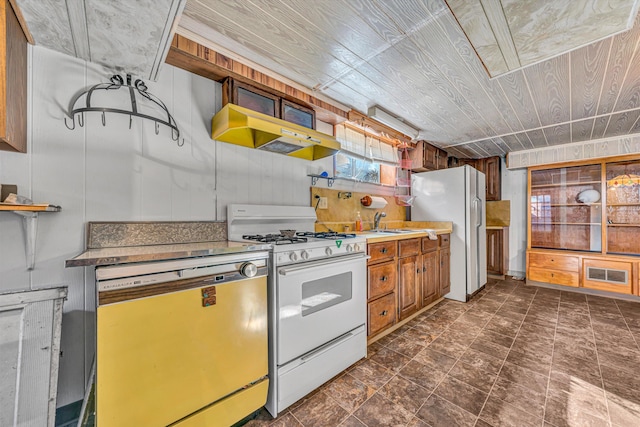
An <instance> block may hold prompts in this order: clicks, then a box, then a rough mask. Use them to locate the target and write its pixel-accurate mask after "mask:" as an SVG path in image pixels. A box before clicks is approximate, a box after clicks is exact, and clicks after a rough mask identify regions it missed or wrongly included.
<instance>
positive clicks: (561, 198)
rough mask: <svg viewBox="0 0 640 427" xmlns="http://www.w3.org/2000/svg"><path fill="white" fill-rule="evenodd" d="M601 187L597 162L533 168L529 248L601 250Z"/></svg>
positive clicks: (599, 167) (599, 169)
mask: <svg viewBox="0 0 640 427" xmlns="http://www.w3.org/2000/svg"><path fill="white" fill-rule="evenodd" d="M601 188H602V185H601V165H599V164H597V165H585V166H573V167H566V168H556V169H545V170H532V171H531V200H530V210H531V247H532V248H545V249H567V250H580V251H593V252H600V251H601V250H602V203H601V200H600V198H601V195H600V191H601ZM638 237H640V235H639V236H638Z"/></svg>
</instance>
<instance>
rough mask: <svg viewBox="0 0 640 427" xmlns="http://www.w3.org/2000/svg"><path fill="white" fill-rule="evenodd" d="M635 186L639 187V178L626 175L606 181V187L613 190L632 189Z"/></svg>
mask: <svg viewBox="0 0 640 427" xmlns="http://www.w3.org/2000/svg"><path fill="white" fill-rule="evenodd" d="M636 185H640V176H638V175H634V174H628V173H625V174H623V175H618V176H616V177H614V178H611V179H610V180H608V181H607V187H613V188H614V189H616V188H618V187H633V186H636Z"/></svg>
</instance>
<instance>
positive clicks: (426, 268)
mask: <svg viewBox="0 0 640 427" xmlns="http://www.w3.org/2000/svg"><path fill="white" fill-rule="evenodd" d="M438 264H439V263H438V252H437V251H433V252H428V253H425V254H423V255H422V307H425V306H427V305H429V304H431V303H432V302H433V301H435V300H436V299H438V293H439V292H438V291H439V287H440V283H439V274H440V269H439V268H438V267H439V265H438Z"/></svg>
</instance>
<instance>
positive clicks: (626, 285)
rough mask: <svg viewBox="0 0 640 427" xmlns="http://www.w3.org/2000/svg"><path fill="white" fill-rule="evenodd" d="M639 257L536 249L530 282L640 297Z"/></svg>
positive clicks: (529, 259)
mask: <svg viewBox="0 0 640 427" xmlns="http://www.w3.org/2000/svg"><path fill="white" fill-rule="evenodd" d="M636 264H637V258H635V257H625V256H612V255H601V254H594V253H585V252H565V251H562V252H560V251H553V250H538V249H532V250H529V251H528V252H527V280H528V281H532V282H540V283H548V284H552V285H561V286H570V287H574V288H585V289H593V290H597V291H604V292H613V293H617V294H627V295H638V293H639V290H638V286H637V285H636V286H634V283H637V282H638V280H640V278H638V267H637V265H636Z"/></svg>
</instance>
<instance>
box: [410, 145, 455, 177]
mask: <svg viewBox="0 0 640 427" xmlns="http://www.w3.org/2000/svg"><path fill="white" fill-rule="evenodd" d="M409 158H410V159H411V171H413V172H426V171H432V170H436V169H446V168H447V152H446V151H444V150H441V149H439V148H437V147H434V146H433V145H431V144H429V143H428V142H426V141H419V142H418V143H417V144H416V147H415V148H414V149H413V150H411V151H409Z"/></svg>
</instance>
